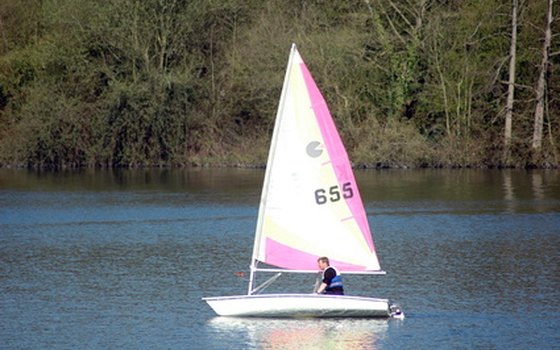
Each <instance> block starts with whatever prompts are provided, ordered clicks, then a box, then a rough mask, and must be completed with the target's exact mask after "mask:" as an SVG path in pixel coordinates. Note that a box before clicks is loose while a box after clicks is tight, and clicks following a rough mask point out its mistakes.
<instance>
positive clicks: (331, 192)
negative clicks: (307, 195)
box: [315, 182, 354, 205]
mask: <svg viewBox="0 0 560 350" xmlns="http://www.w3.org/2000/svg"><path fill="white" fill-rule="evenodd" d="M352 197H354V190H352V183H350V182H346V183H344V184H343V185H342V188H340V186H338V185H335V186H331V187H329V188H328V189H323V188H320V189H318V190H315V202H316V203H317V204H319V205H321V204H325V203H327V202H338V201H339V200H341V199H342V198H345V199H348V198H352Z"/></svg>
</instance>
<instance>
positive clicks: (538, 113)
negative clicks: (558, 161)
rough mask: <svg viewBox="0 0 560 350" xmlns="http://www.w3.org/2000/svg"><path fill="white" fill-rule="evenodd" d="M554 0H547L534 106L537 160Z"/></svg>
mask: <svg viewBox="0 0 560 350" xmlns="http://www.w3.org/2000/svg"><path fill="white" fill-rule="evenodd" d="M553 1H554V0H548V16H547V22H546V30H545V35H544V45H543V56H542V62H541V73H540V75H539V81H538V83H537V106H536V107H535V124H534V127H533V145H532V149H533V155H534V160H537V159H538V157H539V155H540V153H541V148H542V139H543V121H544V97H545V89H546V87H545V85H546V72H547V71H548V66H549V52H550V41H551V37H552V33H551V29H550V27H551V25H552V3H553Z"/></svg>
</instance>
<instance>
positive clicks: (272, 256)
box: [266, 238, 366, 271]
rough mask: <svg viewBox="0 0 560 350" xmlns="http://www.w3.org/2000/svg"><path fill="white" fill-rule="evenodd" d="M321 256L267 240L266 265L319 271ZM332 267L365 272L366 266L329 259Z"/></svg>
mask: <svg viewBox="0 0 560 350" xmlns="http://www.w3.org/2000/svg"><path fill="white" fill-rule="evenodd" d="M318 258H319V256H317V255H313V254H309V253H306V252H303V251H301V250H297V249H294V248H293V247H289V246H286V245H284V244H282V243H279V242H277V241H275V240H273V239H271V238H267V239H266V263H267V264H270V265H274V266H281V267H283V268H286V269H290V270H317V269H318V268H317V259H318ZM329 260H330V263H331V265H333V266H336V268H337V269H339V270H340V271H365V270H366V267H365V266H360V265H353V264H349V263H347V262H342V261H336V260H333V259H331V258H329Z"/></svg>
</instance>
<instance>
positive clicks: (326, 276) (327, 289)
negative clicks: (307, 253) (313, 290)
mask: <svg viewBox="0 0 560 350" xmlns="http://www.w3.org/2000/svg"><path fill="white" fill-rule="evenodd" d="M317 264H318V265H319V269H321V271H323V276H322V283H321V285H320V286H319V288H317V294H337V295H343V294H344V288H343V287H342V277H341V276H340V273H339V272H338V270H337V269H336V268H335V267H334V266H330V263H329V258H327V257H326V256H323V257H320V258H319V259H317Z"/></svg>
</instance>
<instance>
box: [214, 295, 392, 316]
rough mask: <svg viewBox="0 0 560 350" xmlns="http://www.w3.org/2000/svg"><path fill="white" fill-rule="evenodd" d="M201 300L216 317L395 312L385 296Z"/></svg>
mask: <svg viewBox="0 0 560 350" xmlns="http://www.w3.org/2000/svg"><path fill="white" fill-rule="evenodd" d="M203 300H205V301H206V302H207V303H208V305H210V307H211V308H212V309H214V311H215V312H216V313H217V314H218V315H220V316H238V317H392V316H395V313H396V311H395V309H396V307H395V306H393V305H391V304H390V303H389V300H387V299H377V298H366V297H357V296H347V295H324V294H321V295H318V294H259V295H237V296H227V297H210V298H203ZM398 313H399V315H400V310H399V311H398Z"/></svg>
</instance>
